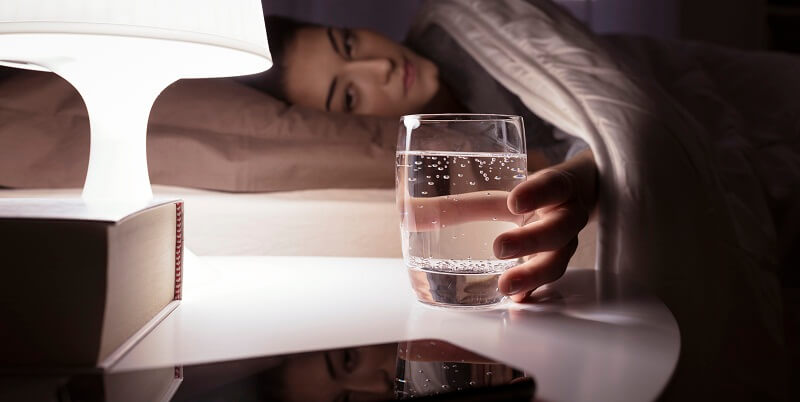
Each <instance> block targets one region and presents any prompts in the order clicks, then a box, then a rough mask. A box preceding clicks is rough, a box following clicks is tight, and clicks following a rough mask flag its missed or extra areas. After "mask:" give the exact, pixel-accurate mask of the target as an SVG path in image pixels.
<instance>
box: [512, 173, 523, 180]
mask: <svg viewBox="0 0 800 402" xmlns="http://www.w3.org/2000/svg"><path fill="white" fill-rule="evenodd" d="M514 178H515V179H517V180H522V179H524V178H525V175H524V174H518V175H515V176H514Z"/></svg>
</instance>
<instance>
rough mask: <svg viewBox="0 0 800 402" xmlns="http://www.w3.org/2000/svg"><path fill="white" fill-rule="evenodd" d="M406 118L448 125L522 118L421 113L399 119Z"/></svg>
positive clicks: (509, 115) (489, 114)
mask: <svg viewBox="0 0 800 402" xmlns="http://www.w3.org/2000/svg"><path fill="white" fill-rule="evenodd" d="M407 118H412V119H415V120H417V121H419V122H420V123H448V122H466V121H520V120H522V116H517V115H513V114H496V113H423V114H407V115H405V116H403V117H401V118H400V121H404V120H405V119H407Z"/></svg>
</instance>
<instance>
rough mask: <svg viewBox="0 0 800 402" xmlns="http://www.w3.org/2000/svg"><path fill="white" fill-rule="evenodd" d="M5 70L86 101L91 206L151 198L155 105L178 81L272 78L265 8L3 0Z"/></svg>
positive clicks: (223, 3) (252, 3) (232, 3)
mask: <svg viewBox="0 0 800 402" xmlns="http://www.w3.org/2000/svg"><path fill="white" fill-rule="evenodd" d="M0 64H2V65H6V66H11V67H19V68H25V69H33V70H42V71H52V72H54V73H56V74H58V75H60V76H61V77H63V78H64V79H66V80H67V81H68V82H69V83H70V84H72V85H73V86H74V87H75V89H77V91H78V92H79V93H80V94H81V96H82V97H83V100H84V102H85V103H86V108H87V109H88V113H89V123H90V128H91V146H90V156H89V169H88V171H87V174H86V181H85V184H84V188H83V193H82V195H83V199H84V201H85V202H87V203H107V202H111V203H124V204H127V205H141V204H144V203H147V202H148V201H149V200H150V199H151V198H152V189H151V187H150V178H149V175H148V171H147V155H146V152H147V149H146V131H147V121H148V118H149V114H150V109H151V108H152V105H153V103H154V101H155V99H156V97H158V95H159V94H160V93H161V91H163V90H164V88H166V87H167V86H168V85H170V84H171V83H172V82H174V81H176V80H178V79H180V78H210V77H225V76H235V75H246V74H255V73H258V72H261V71H264V70H266V69H268V68H269V67H270V66H271V65H272V58H271V56H270V53H269V48H268V47H267V37H266V31H265V28H264V18H263V13H262V9H261V2H260V1H259V0H69V1H65V0H2V1H0Z"/></svg>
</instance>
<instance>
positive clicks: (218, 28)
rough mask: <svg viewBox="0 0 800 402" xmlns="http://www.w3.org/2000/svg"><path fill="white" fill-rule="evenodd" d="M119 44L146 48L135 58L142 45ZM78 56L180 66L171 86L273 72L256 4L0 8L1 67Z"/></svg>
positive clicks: (45, 2)
mask: <svg viewBox="0 0 800 402" xmlns="http://www.w3.org/2000/svg"><path fill="white" fill-rule="evenodd" d="M65 34H66V35H65ZM108 36H112V37H116V39H115V40H113V41H108V40H104V39H109V38H107V37H108ZM103 37H106V38H103ZM120 37H122V38H129V39H134V38H136V39H150V40H151V41H148V42H151V43H148V44H146V45H144V47H145V49H144V52H143V54H140V53H139V52H138V50H139V48H140V47H141V45H138V44H136V42H134V41H128V42H130V43H125V42H122V43H121V42H119V40H120ZM157 42H161V45H158V44H157ZM169 42H171V43H169ZM84 49H85V50H86V51H85V52H84V51H83V50H84ZM109 51H110V52H111V54H109V53H108V52H109ZM83 53H89V54H91V55H94V56H99V55H102V56H103V57H104V58H106V59H107V58H108V57H110V56H113V57H122V58H127V57H129V56H131V55H133V54H135V57H150V58H152V57H154V56H155V57H166V60H163V63H160V64H161V66H162V67H163V66H164V65H168V66H178V67H174V68H175V69H176V70H180V71H181V74H180V77H176V79H177V78H201V77H221V76H231V75H243V74H253V73H257V72H260V71H264V70H266V69H268V68H269V67H270V66H271V65H272V58H271V56H270V53H269V48H268V46H267V36H266V30H265V29H264V18H263V14H262V9H261V2H260V1H259V0H2V1H0V60H4V61H5V63H4V64H11V65H13V64H14V62H19V63H18V64H17V65H16V66H17V67H25V66H24V64H26V63H27V64H30V63H34V64H36V63H37V62H41V63H42V64H49V63H52V62H58V61H56V60H53V59H55V58H57V57H58V58H61V60H63V58H64V57H68V58H80V59H85V58H86V57H84V56H88V55H84V54H83ZM117 53H119V54H117ZM195 55H196V56H195ZM211 59H214V60H211ZM43 67H45V68H47V67H48V66H46V65H44V66H43ZM27 68H34V69H36V66H30V65H29V66H27ZM48 69H49V68H48Z"/></svg>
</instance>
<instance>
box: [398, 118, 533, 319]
mask: <svg viewBox="0 0 800 402" xmlns="http://www.w3.org/2000/svg"><path fill="white" fill-rule="evenodd" d="M527 166H528V164H527V154H526V149H525V132H524V128H523V123H522V117H519V116H507V115H487V114H427V115H409V116H404V117H403V118H402V119H401V121H400V133H399V135H398V144H397V159H396V176H395V183H396V190H397V204H398V209H399V210H400V220H401V225H400V226H401V235H402V240H403V259H404V260H405V264H406V267H408V270H409V276H410V278H411V284H412V287H413V288H414V291H415V292H416V294H417V298H418V299H419V300H420V301H421V302H423V303H427V304H432V305H437V306H449V307H481V306H490V305H493V304H496V303H499V302H500V301H502V300H503V294H502V293H500V291H499V289H498V287H497V281H498V279H499V277H500V275H501V274H502V273H503V271H505V270H506V269H508V268H511V267H513V266H515V265H517V264H518V263H519V261H518V260H516V259H512V260H499V259H497V258H495V256H494V251H493V244H494V239H495V238H496V237H497V236H498V235H499V234H500V233H503V232H505V231H507V230H509V229H513V228H515V227H518V226H520V225H521V224H522V218H521V217H519V216H514V215H512V214H511V213H510V212H509V211H508V207H507V204H506V202H507V198H508V193H509V192H510V191H511V190H512V189H513V188H514V187H515V186H517V185H518V184H520V183H522V182H523V181H525V179H526V177H527Z"/></svg>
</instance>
